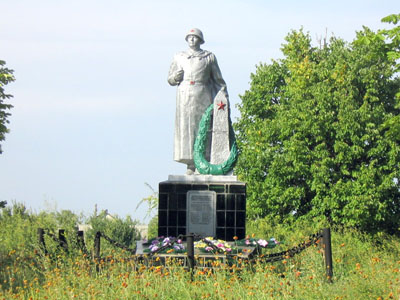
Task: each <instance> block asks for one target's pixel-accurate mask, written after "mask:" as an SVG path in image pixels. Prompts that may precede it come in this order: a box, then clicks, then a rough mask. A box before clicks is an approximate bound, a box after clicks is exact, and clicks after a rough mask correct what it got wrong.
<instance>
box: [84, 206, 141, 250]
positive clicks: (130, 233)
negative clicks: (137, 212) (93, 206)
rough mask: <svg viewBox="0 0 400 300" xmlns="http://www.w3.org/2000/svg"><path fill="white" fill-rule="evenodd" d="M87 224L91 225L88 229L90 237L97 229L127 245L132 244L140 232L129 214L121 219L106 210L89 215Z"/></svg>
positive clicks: (130, 245)
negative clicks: (95, 214)
mask: <svg viewBox="0 0 400 300" xmlns="http://www.w3.org/2000/svg"><path fill="white" fill-rule="evenodd" d="M89 224H90V225H91V226H92V229H91V230H89V231H88V236H89V238H90V239H92V238H93V237H94V235H95V234H96V232H97V231H100V232H102V233H104V234H105V235H107V236H108V237H109V238H111V239H113V240H115V241H117V242H119V243H122V244H124V245H125V246H127V247H132V246H134V245H135V241H136V240H138V239H140V234H139V233H138V231H137V230H136V228H135V226H136V225H137V222H136V221H134V220H132V218H131V217H130V216H126V218H125V219H121V218H120V217H118V216H111V215H109V214H108V213H107V211H102V212H101V213H100V214H99V215H97V216H92V217H90V219H89Z"/></svg>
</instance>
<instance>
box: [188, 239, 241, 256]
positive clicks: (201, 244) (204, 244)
mask: <svg viewBox="0 0 400 300" xmlns="http://www.w3.org/2000/svg"><path fill="white" fill-rule="evenodd" d="M194 247H195V248H197V249H199V250H200V251H202V252H206V253H207V252H210V253H217V252H220V253H232V252H237V251H236V248H232V247H231V245H229V244H228V243H227V242H225V241H223V240H215V239H214V238H213V237H206V238H204V239H203V240H201V241H198V242H195V243H194Z"/></svg>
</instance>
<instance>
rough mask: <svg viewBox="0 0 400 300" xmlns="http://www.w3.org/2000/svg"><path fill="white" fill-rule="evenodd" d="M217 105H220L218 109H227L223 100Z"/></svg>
mask: <svg viewBox="0 0 400 300" xmlns="http://www.w3.org/2000/svg"><path fill="white" fill-rule="evenodd" d="M217 105H218V110H220V109H222V110H225V106H226V104H225V103H224V102H222V101H221V102H220V103H217Z"/></svg>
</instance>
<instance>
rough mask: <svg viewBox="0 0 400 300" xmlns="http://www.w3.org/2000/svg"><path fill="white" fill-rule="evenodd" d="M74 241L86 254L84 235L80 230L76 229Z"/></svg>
mask: <svg viewBox="0 0 400 300" xmlns="http://www.w3.org/2000/svg"><path fill="white" fill-rule="evenodd" d="M76 242H77V244H78V247H79V249H80V250H81V251H82V252H83V254H87V250H86V245H85V237H84V233H83V231H82V230H78V231H77V233H76Z"/></svg>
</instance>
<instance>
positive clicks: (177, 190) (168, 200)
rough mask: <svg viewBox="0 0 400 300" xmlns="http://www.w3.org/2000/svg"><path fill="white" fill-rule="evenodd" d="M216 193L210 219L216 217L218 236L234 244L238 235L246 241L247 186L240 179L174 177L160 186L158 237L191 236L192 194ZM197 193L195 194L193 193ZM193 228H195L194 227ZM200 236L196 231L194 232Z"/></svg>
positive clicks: (230, 177)
mask: <svg viewBox="0 0 400 300" xmlns="http://www.w3.org/2000/svg"><path fill="white" fill-rule="evenodd" d="M193 191H211V192H215V206H214V205H212V206H210V207H212V210H213V209H214V207H215V211H211V212H210V216H212V218H215V219H214V220H212V221H213V224H215V227H216V228H215V231H214V232H215V235H216V236H215V237H216V238H218V239H222V240H226V241H232V240H233V237H234V236H237V237H238V238H239V239H243V238H244V237H245V234H246V184H245V183H243V182H240V181H238V180H237V178H236V176H212V175H188V176H186V175H177V176H174V175H170V176H169V178H168V180H167V181H163V182H160V184H159V202H158V235H159V236H178V235H179V234H187V233H189V232H187V231H188V228H187V227H188V224H190V223H188V222H190V221H189V220H188V218H187V216H189V215H190V212H188V192H193ZM190 194H193V193H189V195H190ZM192 228H193V227H192ZM194 233H196V232H194Z"/></svg>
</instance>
